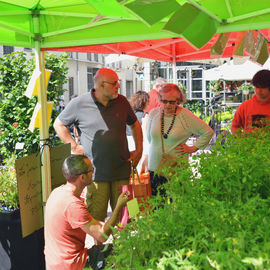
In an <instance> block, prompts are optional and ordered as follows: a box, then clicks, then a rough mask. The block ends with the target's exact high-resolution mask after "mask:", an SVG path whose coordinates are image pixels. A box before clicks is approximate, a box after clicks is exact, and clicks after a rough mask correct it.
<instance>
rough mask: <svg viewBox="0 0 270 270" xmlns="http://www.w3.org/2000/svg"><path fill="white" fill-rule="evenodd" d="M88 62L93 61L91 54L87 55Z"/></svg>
mask: <svg viewBox="0 0 270 270" xmlns="http://www.w3.org/2000/svg"><path fill="white" fill-rule="evenodd" d="M86 57H87V60H89V61H92V57H91V53H87V54H86Z"/></svg>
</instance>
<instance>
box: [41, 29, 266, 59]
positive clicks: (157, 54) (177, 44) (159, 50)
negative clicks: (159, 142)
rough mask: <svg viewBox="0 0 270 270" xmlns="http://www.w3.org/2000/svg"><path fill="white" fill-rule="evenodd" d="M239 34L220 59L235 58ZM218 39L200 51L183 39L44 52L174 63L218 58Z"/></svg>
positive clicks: (216, 35)
mask: <svg viewBox="0 0 270 270" xmlns="http://www.w3.org/2000/svg"><path fill="white" fill-rule="evenodd" d="M259 32H260V33H262V34H263V35H264V36H265V37H266V38H267V39H268V40H269V39H270V29H264V30H259ZM239 33H241V32H233V33H231V34H230V37H229V39H228V41H227V44H226V48H225V50H224V52H223V54H222V55H221V56H220V57H231V56H233V54H234V50H235V44H236V40H237V36H238V35H239ZM243 33H244V32H243ZM218 37H219V34H215V35H214V36H213V38H212V39H211V40H210V41H209V42H208V43H207V44H205V45H204V46H203V47H202V48H201V49H199V50H196V49H195V48H194V47H192V46H191V45H190V44H189V43H188V42H186V41H185V40H184V39H183V38H181V37H178V38H167V39H155V40H142V41H132V42H120V43H108V44H99V45H89V46H77V47H64V48H49V49H44V50H51V51H65V52H92V53H103V54H127V55H133V56H137V57H142V58H148V59H154V60H158V61H164V62H172V61H173V59H174V57H175V61H192V60H202V59H211V58H217V57H216V56H215V57H213V56H211V47H212V46H213V45H214V44H215V43H216V41H217V39H218ZM268 47H269V45H268ZM243 56H248V54H247V53H245V52H244V55H243Z"/></svg>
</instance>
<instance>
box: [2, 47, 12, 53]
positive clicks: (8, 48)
mask: <svg viewBox="0 0 270 270" xmlns="http://www.w3.org/2000/svg"><path fill="white" fill-rule="evenodd" d="M13 52H14V47H12V46H3V54H10V53H13Z"/></svg>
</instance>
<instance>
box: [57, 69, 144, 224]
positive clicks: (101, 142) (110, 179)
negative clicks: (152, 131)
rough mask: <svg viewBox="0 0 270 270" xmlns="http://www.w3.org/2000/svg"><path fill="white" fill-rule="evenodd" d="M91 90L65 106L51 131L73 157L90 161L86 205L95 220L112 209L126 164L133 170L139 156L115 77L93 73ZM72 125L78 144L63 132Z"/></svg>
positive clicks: (138, 135)
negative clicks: (90, 179) (132, 148)
mask: <svg viewBox="0 0 270 270" xmlns="http://www.w3.org/2000/svg"><path fill="white" fill-rule="evenodd" d="M94 80H95V88H94V89H92V90H91V92H90V93H86V94H83V95H81V96H79V97H77V98H75V99H73V100H71V101H70V103H69V104H68V105H67V106H66V108H65V110H64V111H63V112H61V114H60V115H59V116H58V118H57V119H56V120H55V123H54V128H55V131H56V133H57V135H58V136H59V137H60V139H61V140H62V141H63V142H64V143H71V150H72V152H73V153H74V154H84V155H86V156H87V157H89V158H90V159H91V160H92V163H93V165H94V169H95V174H94V182H93V183H92V184H91V185H90V186H89V187H88V189H87V197H86V203H87V206H88V210H89V212H90V213H91V215H92V216H93V217H94V218H95V219H97V220H104V219H105V218H106V216H107V207H108V201H109V200H110V204H111V207H112V209H114V208H115V206H116V202H117V198H118V197H119V194H120V185H125V184H128V179H129V176H130V163H132V165H133V166H136V165H137V164H138V162H139V160H140V158H141V155H142V130H141V126H140V124H139V121H138V120H137V117H136V116H135V114H134V112H133V110H132V108H131V107H130V104H129V102H128V101H127V99H126V98H125V97H124V96H122V95H119V94H118V89H119V87H120V84H119V79H118V76H117V74H116V73H115V72H114V71H113V70H111V69H107V68H101V69H99V70H98V72H97V73H96V75H95V77H94ZM71 124H75V125H76V126H77V127H78V128H79V130H80V143H81V145H80V144H78V143H76V141H75V140H74V139H73V138H72V136H71V135H70V131H69V129H68V128H67V127H68V126H69V125H71ZM126 124H127V125H129V126H130V128H131V131H132V135H133V137H134V141H135V145H136V150H135V151H132V152H129V151H128V145H127V138H126Z"/></svg>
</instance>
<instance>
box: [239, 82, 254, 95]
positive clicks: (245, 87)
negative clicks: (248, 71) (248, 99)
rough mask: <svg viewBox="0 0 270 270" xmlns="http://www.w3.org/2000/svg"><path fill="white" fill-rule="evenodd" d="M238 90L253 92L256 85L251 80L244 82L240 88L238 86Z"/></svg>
mask: <svg viewBox="0 0 270 270" xmlns="http://www.w3.org/2000/svg"><path fill="white" fill-rule="evenodd" d="M237 91H238V92H247V93H249V92H252V91H254V87H253V85H252V84H251V83H249V82H244V83H242V84H241V85H240V86H239V87H238V88H237Z"/></svg>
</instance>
